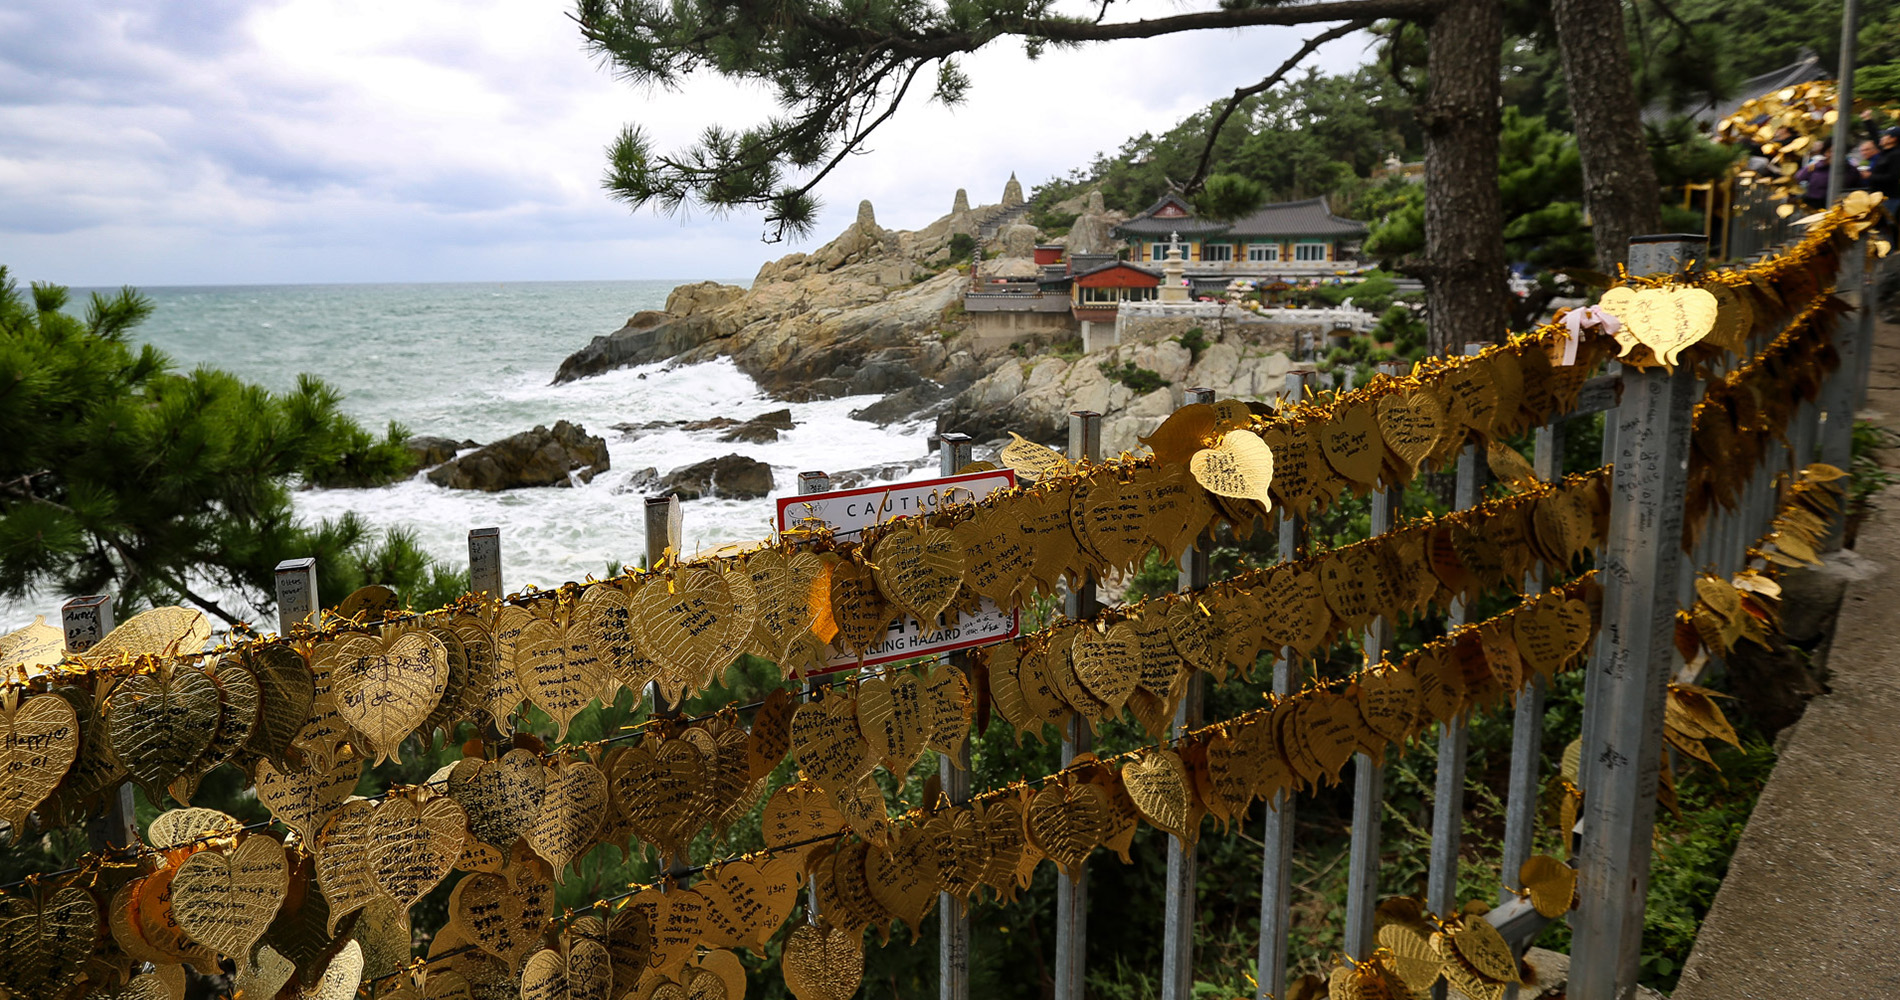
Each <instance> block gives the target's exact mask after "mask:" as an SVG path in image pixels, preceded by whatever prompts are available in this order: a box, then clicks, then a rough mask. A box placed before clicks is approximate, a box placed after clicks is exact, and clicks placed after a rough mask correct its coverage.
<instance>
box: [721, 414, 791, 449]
mask: <svg viewBox="0 0 1900 1000" xmlns="http://www.w3.org/2000/svg"><path fill="white" fill-rule="evenodd" d="M795 426H797V425H795V424H793V423H792V411H791V410H773V411H772V412H770V413H761V414H759V415H758V416H756V417H753V418H752V419H751V420H747V421H745V422H744V423H739V424H734V425H733V427H732V429H731V430H729V431H727V432H725V433H724V434H721V435H719V440H721V441H745V442H747V443H749V444H765V443H766V442H768V441H777V440H778V436H779V432H780V431H789V430H791V429H792V428H793V427H795Z"/></svg>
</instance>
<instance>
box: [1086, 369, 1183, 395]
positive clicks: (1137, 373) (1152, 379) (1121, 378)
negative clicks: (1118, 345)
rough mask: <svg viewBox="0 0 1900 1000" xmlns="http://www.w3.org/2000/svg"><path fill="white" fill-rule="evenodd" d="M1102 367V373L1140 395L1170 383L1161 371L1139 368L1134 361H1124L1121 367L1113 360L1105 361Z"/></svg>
mask: <svg viewBox="0 0 1900 1000" xmlns="http://www.w3.org/2000/svg"><path fill="white" fill-rule="evenodd" d="M1101 369H1102V374H1104V375H1106V376H1108V377H1109V378H1110V379H1111V380H1113V381H1116V382H1120V383H1121V384H1123V385H1125V386H1127V387H1128V388H1130V389H1132V390H1134V392H1135V394H1136V395H1138V396H1145V395H1147V394H1148V393H1151V392H1153V391H1155V390H1156V389H1160V388H1163V387H1165V386H1166V385H1168V380H1167V379H1165V378H1162V377H1161V373H1160V372H1157V371H1152V370H1150V369H1147V368H1137V367H1136V366H1135V363H1134V362H1133V361H1124V362H1122V366H1121V367H1120V368H1117V367H1115V365H1114V364H1113V363H1112V362H1108V361H1104V362H1102V364H1101Z"/></svg>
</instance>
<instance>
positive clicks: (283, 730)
mask: <svg viewBox="0 0 1900 1000" xmlns="http://www.w3.org/2000/svg"><path fill="white" fill-rule="evenodd" d="M245 662H246V664H247V665H248V666H249V667H250V668H251V673H252V674H254V675H255V676H256V677H257V689H258V710H257V725H256V726H255V727H254V728H253V729H252V730H251V737H250V739H249V740H248V741H247V746H248V748H249V749H250V750H251V752H253V753H256V754H258V755H260V756H262V757H264V758H266V759H268V760H269V761H270V762H271V763H272V764H274V765H276V767H277V769H278V770H280V771H288V770H290V760H289V759H288V758H289V756H290V754H291V741H292V740H294V739H296V737H297V731H298V730H299V729H301V728H303V724H304V722H305V721H306V720H308V719H309V718H310V710H311V708H312V707H313V703H314V700H315V698H316V681H315V678H314V677H313V676H312V675H311V673H310V665H309V664H308V663H307V662H305V661H304V658H303V655H302V654H300V653H298V652H297V650H296V649H295V648H293V647H291V646H290V645H288V644H286V643H272V644H270V645H266V646H252V647H250V648H249V649H248V650H247V651H246V654H245Z"/></svg>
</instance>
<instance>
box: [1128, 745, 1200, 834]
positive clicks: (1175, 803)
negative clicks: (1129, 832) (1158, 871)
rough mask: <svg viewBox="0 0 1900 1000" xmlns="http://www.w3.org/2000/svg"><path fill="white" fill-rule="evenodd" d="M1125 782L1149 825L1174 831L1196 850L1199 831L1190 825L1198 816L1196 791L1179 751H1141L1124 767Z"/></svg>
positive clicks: (1170, 831)
mask: <svg viewBox="0 0 1900 1000" xmlns="http://www.w3.org/2000/svg"><path fill="white" fill-rule="evenodd" d="M1122 784H1123V785H1125V786H1126V787H1127V789H1128V797H1129V798H1130V799H1133V800H1134V803H1135V808H1137V809H1140V810H1141V815H1142V816H1143V817H1144V818H1146V819H1147V820H1148V822H1149V823H1150V824H1152V825H1153V826H1154V827H1155V828H1156V829H1160V830H1165V831H1167V832H1169V833H1171V834H1174V836H1175V837H1176V838H1178V839H1179V840H1180V841H1181V844H1182V846H1183V848H1185V849H1189V850H1191V849H1193V847H1194V842H1195V840H1196V835H1197V833H1198V831H1196V830H1195V829H1194V828H1193V826H1191V825H1190V823H1191V820H1192V819H1194V818H1195V817H1194V815H1193V812H1194V805H1195V803H1194V801H1193V796H1194V793H1193V791H1192V790H1191V789H1190V788H1189V787H1188V774H1187V768H1186V767H1185V766H1184V765H1183V764H1182V763H1181V757H1180V755H1179V754H1176V753H1175V752H1174V751H1172V750H1155V751H1153V752H1150V753H1145V754H1142V755H1141V756H1139V757H1137V758H1135V759H1134V760H1132V761H1130V762H1129V763H1128V764H1127V765H1125V766H1124V767H1123V768H1122Z"/></svg>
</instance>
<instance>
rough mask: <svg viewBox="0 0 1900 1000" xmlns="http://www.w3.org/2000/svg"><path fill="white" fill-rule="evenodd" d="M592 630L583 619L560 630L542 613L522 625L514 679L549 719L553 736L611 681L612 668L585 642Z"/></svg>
mask: <svg viewBox="0 0 1900 1000" xmlns="http://www.w3.org/2000/svg"><path fill="white" fill-rule="evenodd" d="M595 631H596V630H595V629H593V628H591V627H589V626H587V625H586V624H585V622H583V627H582V628H580V629H565V628H562V627H561V626H560V625H558V624H556V623H554V622H552V621H548V620H547V619H545V618H537V619H535V620H534V621H532V622H529V623H528V624H527V625H525V626H523V627H522V630H521V640H520V646H519V647H518V648H519V650H520V656H519V658H518V659H517V660H516V661H515V683H516V684H518V685H519V686H520V688H521V694H522V697H524V698H526V699H528V700H529V701H531V702H533V703H534V704H535V705H536V706H537V707H539V708H540V709H541V710H542V711H544V712H546V713H548V717H549V718H551V719H553V720H554V722H555V725H556V726H557V727H558V729H557V732H556V734H555V739H557V740H563V739H566V738H567V726H568V723H570V722H572V721H573V720H574V716H576V715H579V714H580V711H581V709H583V708H586V707H587V705H588V703H589V702H591V701H593V700H594V699H595V698H596V697H598V696H599V695H600V694H601V692H603V691H604V690H606V688H607V684H608V683H609V681H611V680H612V677H613V673H612V671H610V670H608V669H607V664H606V662H605V661H604V660H602V659H601V658H600V656H599V655H598V654H597V653H596V652H595V651H594V649H593V647H592V645H591V644H590V636H591V635H592V634H593V633H594V632H595Z"/></svg>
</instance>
